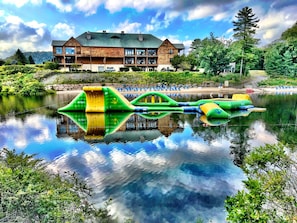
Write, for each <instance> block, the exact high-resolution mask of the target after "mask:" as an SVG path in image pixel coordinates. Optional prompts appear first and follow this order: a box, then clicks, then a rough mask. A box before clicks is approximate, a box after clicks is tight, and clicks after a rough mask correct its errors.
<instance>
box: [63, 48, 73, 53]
mask: <svg viewBox="0 0 297 223" xmlns="http://www.w3.org/2000/svg"><path fill="white" fill-rule="evenodd" d="M65 53H66V54H75V49H74V47H66V49H65Z"/></svg>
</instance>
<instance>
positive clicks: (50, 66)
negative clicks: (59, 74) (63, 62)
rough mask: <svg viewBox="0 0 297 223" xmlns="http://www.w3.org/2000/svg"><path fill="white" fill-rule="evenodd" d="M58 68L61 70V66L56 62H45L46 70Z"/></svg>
mask: <svg viewBox="0 0 297 223" xmlns="http://www.w3.org/2000/svg"><path fill="white" fill-rule="evenodd" d="M58 68H59V64H58V63H55V62H45V64H44V69H49V70H56V69H58Z"/></svg>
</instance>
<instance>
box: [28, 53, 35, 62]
mask: <svg viewBox="0 0 297 223" xmlns="http://www.w3.org/2000/svg"><path fill="white" fill-rule="evenodd" d="M28 61H29V64H35V61H34V59H33V57H32V56H31V55H30V56H29V57H28Z"/></svg>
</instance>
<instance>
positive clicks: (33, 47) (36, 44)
mask: <svg viewBox="0 0 297 223" xmlns="http://www.w3.org/2000/svg"><path fill="white" fill-rule="evenodd" d="M50 41H51V38H50V34H49V31H48V30H47V27H46V24H44V23H38V22H37V21H35V20H33V21H29V22H25V21H23V19H21V18H20V17H18V16H14V15H8V16H7V17H5V22H3V23H1V24H0V45H1V51H0V58H5V57H7V56H10V55H12V54H13V53H14V52H15V51H16V50H17V49H18V48H19V49H21V50H22V51H23V52H26V51H37V50H50Z"/></svg>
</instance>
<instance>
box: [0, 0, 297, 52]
mask: <svg viewBox="0 0 297 223" xmlns="http://www.w3.org/2000/svg"><path fill="white" fill-rule="evenodd" d="M245 6H249V7H251V8H252V9H253V12H254V13H255V14H256V16H257V17H258V18H259V19H260V22H259V26H260V28H259V29H258V32H257V36H256V37H257V38H259V39H260V40H261V42H260V44H261V45H265V44H267V43H270V42H272V41H273V40H276V39H277V38H279V36H280V35H281V33H282V32H283V31H284V30H286V29H287V28H289V27H291V26H292V25H293V24H294V23H295V22H296V21H297V13H296V11H297V4H296V0H1V1H0V58H6V57H8V56H10V55H12V54H13V53H14V52H15V51H16V50H17V49H18V48H19V49H21V50H22V51H23V52H26V51H43V50H46V51H49V50H51V41H52V40H53V39H55V40H67V39H69V38H70V37H72V36H73V37H76V36H78V35H80V34H81V33H83V32H85V31H93V32H96V31H100V32H101V31H102V30H106V31H109V32H120V31H125V32H126V33H127V32H129V33H151V34H153V35H155V36H157V37H158V38H160V39H166V38H168V39H169V40H170V41H171V42H173V43H178V42H182V43H184V45H185V46H186V47H188V46H190V44H191V43H192V41H193V40H194V39H195V38H201V39H203V38H205V37H207V36H209V33H210V32H213V33H214V34H215V36H217V37H223V38H230V37H232V29H233V25H232V20H234V19H235V15H236V14H237V13H238V11H239V10H240V9H242V8H243V7H245Z"/></svg>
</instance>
